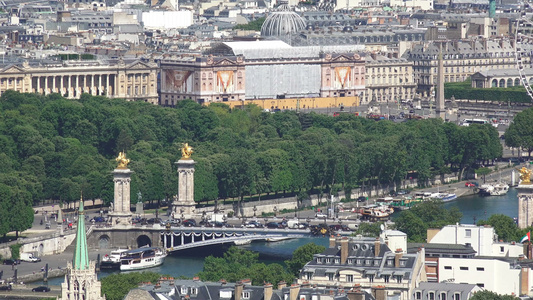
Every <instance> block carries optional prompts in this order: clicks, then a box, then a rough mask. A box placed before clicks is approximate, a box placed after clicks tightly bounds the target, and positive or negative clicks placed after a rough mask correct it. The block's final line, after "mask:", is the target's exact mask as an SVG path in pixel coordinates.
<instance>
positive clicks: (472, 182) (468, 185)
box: [465, 181, 479, 187]
mask: <svg viewBox="0 0 533 300" xmlns="http://www.w3.org/2000/svg"><path fill="white" fill-rule="evenodd" d="M478 185H479V184H478V183H477V182H475V181H467V182H465V187H476V186H478Z"/></svg>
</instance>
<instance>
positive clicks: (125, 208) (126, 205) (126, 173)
mask: <svg viewBox="0 0 533 300" xmlns="http://www.w3.org/2000/svg"><path fill="white" fill-rule="evenodd" d="M116 161H117V162H118V166H117V168H116V169H115V170H113V183H114V185H115V193H114V198H113V208H112V211H111V212H110V213H109V215H110V217H111V218H112V222H113V224H112V225H113V226H124V225H130V224H131V217H132V213H131V211H130V201H131V199H130V183H131V173H133V172H132V171H131V170H130V169H128V163H129V162H130V160H129V159H127V158H126V154H125V153H124V152H120V154H119V156H118V157H117V158H116Z"/></svg>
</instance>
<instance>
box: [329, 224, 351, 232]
mask: <svg viewBox="0 0 533 300" xmlns="http://www.w3.org/2000/svg"><path fill="white" fill-rule="evenodd" d="M329 230H330V231H351V230H350V228H348V226H347V225H337V224H335V225H329Z"/></svg>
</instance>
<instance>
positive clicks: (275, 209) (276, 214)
mask: <svg viewBox="0 0 533 300" xmlns="http://www.w3.org/2000/svg"><path fill="white" fill-rule="evenodd" d="M277 216H278V208H277V207H275V206H274V218H276V217H277Z"/></svg>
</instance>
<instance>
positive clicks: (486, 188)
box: [479, 183, 494, 196]
mask: <svg viewBox="0 0 533 300" xmlns="http://www.w3.org/2000/svg"><path fill="white" fill-rule="evenodd" d="M493 191H494V186H493V185H492V184H488V183H485V184H483V185H481V186H480V187H479V194H480V195H482V196H490V195H491V193H492V192H493Z"/></svg>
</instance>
